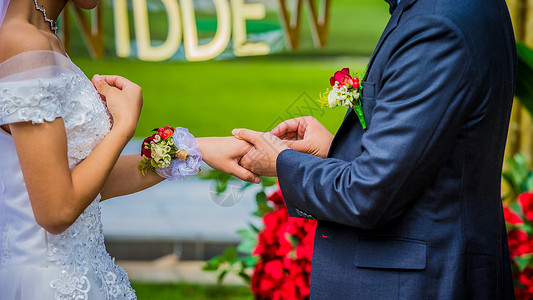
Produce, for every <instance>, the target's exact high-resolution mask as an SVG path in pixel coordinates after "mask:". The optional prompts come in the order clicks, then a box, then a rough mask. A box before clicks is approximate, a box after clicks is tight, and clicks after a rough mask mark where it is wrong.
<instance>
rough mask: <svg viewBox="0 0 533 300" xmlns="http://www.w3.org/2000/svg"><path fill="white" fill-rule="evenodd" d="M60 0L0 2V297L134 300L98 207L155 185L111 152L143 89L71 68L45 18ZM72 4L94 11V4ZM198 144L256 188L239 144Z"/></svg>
mask: <svg viewBox="0 0 533 300" xmlns="http://www.w3.org/2000/svg"><path fill="white" fill-rule="evenodd" d="M67 1H68V0H13V1H11V3H9V0H0V155H1V158H0V299H2V300H14V299H17V300H18V299H20V300H26V299H135V298H136V296H135V292H134V291H133V289H132V288H131V286H130V283H129V280H128V276H127V274H126V273H125V272H124V270H123V269H122V268H121V267H119V266H117V265H115V263H114V259H112V258H111V257H110V256H109V254H108V253H107V251H106V249H105V246H104V239H103V233H102V225H101V222H100V207H99V203H100V201H102V200H103V199H109V198H112V197H115V196H119V195H125V194H130V193H134V192H137V191H140V190H142V189H145V188H147V187H150V186H152V185H154V184H156V183H158V182H160V181H162V180H164V178H162V177H159V176H158V175H156V174H154V173H152V172H149V173H148V175H147V176H146V177H144V176H142V175H141V172H140V170H139V169H138V163H139V155H130V156H120V152H121V151H122V149H123V147H124V146H125V145H126V143H127V142H128V141H129V139H130V138H131V137H132V136H133V133H134V131H135V129H136V125H137V120H138V118H139V114H140V110H141V106H142V93H141V89H140V87H139V86H137V85H136V84H134V83H132V82H130V81H128V80H126V79H124V78H122V77H119V76H95V77H94V78H93V82H91V81H90V80H89V79H87V77H86V76H85V75H84V74H83V72H82V71H81V70H80V69H79V68H78V67H76V65H74V64H73V63H72V62H71V61H70V59H69V58H68V56H66V54H65V52H64V48H63V45H62V43H61V41H60V40H59V38H58V37H57V35H56V34H55V28H56V27H55V21H54V20H55V19H56V18H57V16H58V15H59V14H60V12H61V10H62V9H63V8H64V6H65V4H66V2H67ZM73 2H74V3H75V4H76V5H79V6H80V7H83V8H93V7H95V6H96V5H97V3H98V0H73ZM37 8H39V9H40V10H38V9H37ZM4 16H5V18H4ZM93 84H94V86H96V88H97V89H98V91H97V90H96V89H95V88H94V86H93ZM98 92H100V94H102V95H104V96H105V97H106V99H107V102H106V103H104V102H103V101H102V100H101V98H100V96H99V94H98ZM162 125H166V124H162ZM197 141H198V143H199V148H200V151H201V153H202V154H203V156H204V161H205V162H207V163H208V164H209V165H211V166H212V167H213V168H215V169H219V170H221V171H224V172H227V173H230V174H233V175H235V176H237V177H240V178H241V179H244V180H247V181H251V182H254V181H255V182H257V181H258V178H257V176H255V175H254V174H252V173H250V172H249V171H247V170H245V169H243V168H242V167H240V166H239V165H238V159H239V158H240V157H241V156H242V155H244V154H245V153H247V152H248V151H249V150H250V145H248V144H247V143H245V142H243V141H239V140H236V139H234V138H232V137H227V138H198V139H197Z"/></svg>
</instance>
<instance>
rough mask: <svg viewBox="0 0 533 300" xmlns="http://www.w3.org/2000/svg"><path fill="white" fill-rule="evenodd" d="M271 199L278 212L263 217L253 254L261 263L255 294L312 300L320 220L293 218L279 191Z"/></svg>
mask: <svg viewBox="0 0 533 300" xmlns="http://www.w3.org/2000/svg"><path fill="white" fill-rule="evenodd" d="M268 200H270V202H271V203H272V204H273V205H274V210H273V211H272V212H269V213H266V214H265V215H264V216H263V223H264V224H265V228H264V229H263V230H262V231H261V232H260V233H259V236H258V243H257V247H256V248H255V250H254V252H253V254H254V255H258V256H259V262H258V263H257V265H256V266H255V270H254V273H253V275H252V280H251V289H252V292H253V293H254V294H255V295H256V298H257V299H273V300H276V299H280V300H281V299H283V300H286V299H289V300H290V299H308V298H309V291H310V290H309V283H310V275H311V259H312V256H313V242H314V238H315V229H316V221H313V220H306V219H301V218H292V217H289V215H288V214H287V210H286V208H285V203H284V201H283V196H282V195H281V191H280V190H279V189H278V191H277V192H275V193H273V194H272V195H270V197H269V198H268Z"/></svg>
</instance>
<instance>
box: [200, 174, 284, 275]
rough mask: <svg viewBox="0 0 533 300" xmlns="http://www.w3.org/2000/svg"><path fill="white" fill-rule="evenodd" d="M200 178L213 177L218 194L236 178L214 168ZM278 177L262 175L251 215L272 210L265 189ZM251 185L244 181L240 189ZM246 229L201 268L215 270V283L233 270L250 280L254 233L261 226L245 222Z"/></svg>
mask: <svg viewBox="0 0 533 300" xmlns="http://www.w3.org/2000/svg"><path fill="white" fill-rule="evenodd" d="M202 179H203V180H214V181H215V182H216V187H217V188H216V193H217V195H220V194H222V193H224V192H225V191H226V189H227V187H228V183H229V182H231V181H232V180H239V179H237V178H235V177H233V176H231V175H227V174H224V173H222V172H219V171H216V170H209V171H208V172H206V174H205V175H203V176H202ZM276 182H277V178H275V177H263V178H261V185H260V187H261V189H260V190H259V191H258V192H257V194H256V196H255V200H256V204H257V210H256V211H255V212H254V213H253V215H254V216H257V217H262V216H263V215H265V214H266V213H268V212H270V211H272V207H270V206H269V205H268V202H267V196H266V192H265V189H266V188H268V187H270V186H273V185H275V184H276ZM251 186H254V185H253V184H249V183H247V184H244V185H243V187H242V189H243V190H244V189H247V188H249V187H251ZM248 225H249V228H248V229H242V230H239V231H237V233H238V234H239V235H240V236H241V238H242V239H241V242H240V244H239V245H238V246H237V249H235V248H234V247H229V248H227V249H226V251H224V253H222V254H221V255H217V256H215V257H213V258H212V259H210V260H209V261H208V262H207V263H206V264H205V265H204V268H203V269H204V270H205V271H210V272H217V273H218V277H217V278H218V283H219V284H221V283H222V282H223V281H224V278H225V277H226V276H227V275H228V274H230V273H234V274H237V275H238V276H239V277H241V278H242V279H243V280H244V282H246V283H248V284H249V283H250V273H251V271H252V270H253V268H254V267H255V265H256V263H257V260H258V257H256V256H254V255H252V252H253V250H254V249H255V246H256V245H257V235H258V233H259V232H260V231H261V229H260V228H258V227H256V226H254V225H253V224H251V223H250V224H248Z"/></svg>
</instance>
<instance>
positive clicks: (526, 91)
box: [515, 42, 533, 114]
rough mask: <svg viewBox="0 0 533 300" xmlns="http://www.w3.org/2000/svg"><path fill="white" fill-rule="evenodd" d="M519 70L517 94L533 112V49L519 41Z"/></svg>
mask: <svg viewBox="0 0 533 300" xmlns="http://www.w3.org/2000/svg"><path fill="white" fill-rule="evenodd" d="M516 48H517V51H518V71H517V78H516V91H515V96H516V97H518V99H520V103H522V105H523V106H524V107H525V108H526V109H527V110H528V111H529V113H530V114H533V50H532V49H531V48H529V47H528V46H526V45H524V44H522V43H519V42H518V43H517V44H516Z"/></svg>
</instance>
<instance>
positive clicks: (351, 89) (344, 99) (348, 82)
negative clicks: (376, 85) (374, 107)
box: [320, 68, 366, 129]
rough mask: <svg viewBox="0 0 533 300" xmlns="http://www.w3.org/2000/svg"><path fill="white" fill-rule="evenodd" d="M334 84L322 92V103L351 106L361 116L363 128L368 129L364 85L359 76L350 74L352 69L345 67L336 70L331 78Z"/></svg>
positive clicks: (332, 105)
mask: <svg viewBox="0 0 533 300" xmlns="http://www.w3.org/2000/svg"><path fill="white" fill-rule="evenodd" d="M329 83H330V84H331V86H332V89H331V91H330V90H329V89H327V90H326V92H325V93H321V94H320V103H321V104H322V106H324V107H337V106H344V107H351V108H353V110H354V111H355V114H356V115H357V117H358V118H359V122H360V123H361V126H362V127H363V129H366V121H365V115H364V113H363V106H362V104H363V99H362V98H363V97H362V94H363V87H362V86H361V83H360V80H359V77H357V76H353V77H352V76H350V69H349V68H344V69H342V70H340V71H337V72H335V75H333V77H331V78H330V79H329Z"/></svg>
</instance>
